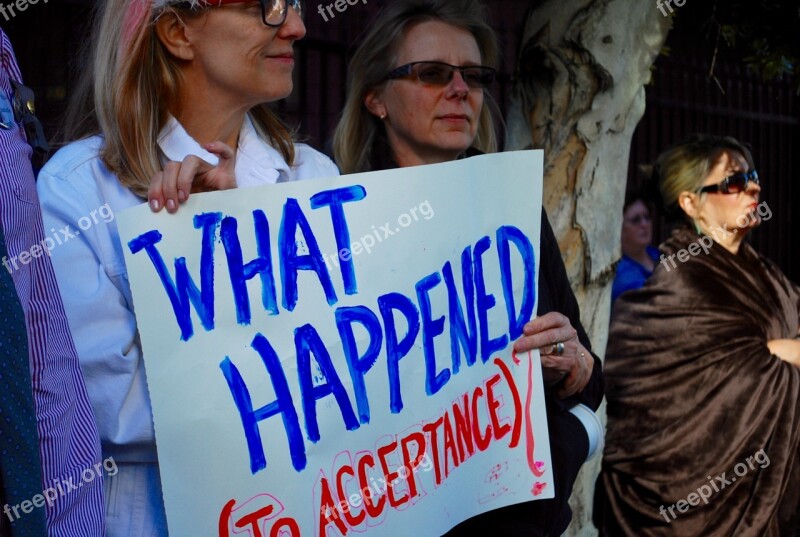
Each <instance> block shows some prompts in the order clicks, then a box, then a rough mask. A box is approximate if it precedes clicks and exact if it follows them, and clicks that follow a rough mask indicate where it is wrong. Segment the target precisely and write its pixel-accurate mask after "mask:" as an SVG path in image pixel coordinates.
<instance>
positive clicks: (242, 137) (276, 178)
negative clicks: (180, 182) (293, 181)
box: [158, 115, 290, 187]
mask: <svg viewBox="0 0 800 537" xmlns="http://www.w3.org/2000/svg"><path fill="white" fill-rule="evenodd" d="M158 145H159V147H160V148H161V151H162V152H163V153H164V156H165V157H166V159H167V160H173V161H177V162H182V161H183V159H185V158H186V157H187V156H189V155H195V156H197V157H200V158H201V159H203V160H205V161H206V162H208V163H210V164H213V165H216V164H217V162H219V159H218V158H217V156H216V155H214V154H213V153H209V152H208V151H206V150H205V149H204V148H203V147H202V146H201V145H200V144H199V143H197V140H195V139H194V138H192V137H191V136H189V133H187V132H186V129H184V128H183V125H181V124H180V123H179V122H178V120H177V119H175V118H174V117H173V116H171V115H170V116H169V117H168V119H167V123H166V124H165V125H164V128H163V129H161V132H160V133H159V134H158ZM234 173H235V174H236V184H237V185H238V186H240V187H248V186H256V185H263V184H271V183H276V182H283V181H288V180H289V176H290V169H289V165H288V164H287V163H286V160H284V158H283V156H282V155H281V154H280V152H278V151H277V150H276V149H275V148H273V147H272V146H271V145H269V144H268V143H267V142H266V141H264V140H262V139H261V138H260V137H259V135H258V132H257V131H256V129H255V127H254V126H253V122H252V121H251V120H250V116H249V115H245V118H244V122H243V123H242V128H241V130H240V131H239V145H238V147H237V151H236V164H235V171H234Z"/></svg>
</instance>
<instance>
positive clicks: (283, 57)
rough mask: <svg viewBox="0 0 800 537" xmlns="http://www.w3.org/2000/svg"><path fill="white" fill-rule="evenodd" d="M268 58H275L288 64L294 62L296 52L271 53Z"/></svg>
mask: <svg viewBox="0 0 800 537" xmlns="http://www.w3.org/2000/svg"><path fill="white" fill-rule="evenodd" d="M267 59H270V60H275V61H277V62H281V63H286V64H294V54H292V53H291V52H286V53H283V54H270V55H269V56H267Z"/></svg>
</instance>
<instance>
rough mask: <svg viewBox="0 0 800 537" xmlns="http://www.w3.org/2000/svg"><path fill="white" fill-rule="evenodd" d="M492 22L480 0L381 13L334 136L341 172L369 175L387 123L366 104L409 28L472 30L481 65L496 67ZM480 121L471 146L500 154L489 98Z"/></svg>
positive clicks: (414, 2)
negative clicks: (431, 24)
mask: <svg viewBox="0 0 800 537" xmlns="http://www.w3.org/2000/svg"><path fill="white" fill-rule="evenodd" d="M487 19H488V17H487V15H486V11H485V9H484V8H483V6H482V5H481V4H480V3H479V2H478V1H477V0H396V1H392V2H389V3H388V4H387V5H386V7H385V8H384V9H383V10H382V11H381V12H380V14H379V15H378V17H377V19H376V20H375V22H374V23H373V24H372V26H371V28H370V30H369V32H368V33H367V35H366V36H365V37H364V40H363V41H362V42H361V44H360V45H359V47H358V49H357V50H356V52H355V54H354V55H353V58H352V59H351V60H350V64H349V68H348V76H347V98H346V100H345V106H344V110H343V112H342V117H341V119H340V120H339V124H338V125H337V126H336V131H335V132H334V136H333V150H334V154H335V156H336V164H337V165H338V166H339V169H340V170H341V171H342V173H356V172H364V171H370V170H372V169H373V166H374V165H375V162H372V159H373V156H374V152H375V147H376V145H377V144H379V143H383V140H382V137H383V136H384V135H385V133H384V131H383V130H382V129H383V128H384V127H383V123H382V122H381V121H380V120H379V119H378V118H376V117H375V116H373V115H372V114H371V113H370V112H369V111H368V110H367V108H366V106H365V105H364V98H365V97H366V95H367V93H368V92H369V91H371V90H374V89H375V88H377V87H378V86H380V85H381V84H383V83H384V79H385V77H386V74H387V73H389V72H390V71H391V70H392V68H394V67H395V65H394V63H395V61H396V58H397V48H398V47H399V46H400V43H401V42H402V39H403V36H404V35H405V32H406V29H407V28H409V27H410V26H411V25H413V24H416V23H419V22H425V21H431V20H434V21H441V22H443V23H445V24H449V25H451V26H455V27H456V28H460V29H463V30H466V31H468V32H469V33H471V34H472V35H473V37H475V41H476V42H477V43H478V49H479V50H480V52H481V62H482V63H483V64H484V65H488V66H489V67H496V65H497V61H498V60H497V58H498V44H497V37H496V36H495V34H494V31H492V29H491V27H489V25H488V24H487V23H486V21H487ZM484 93H485V99H486V101H489V103H486V102H485V103H484V106H483V109H482V110H481V114H480V117H479V119H478V130H477V134H476V136H475V141H474V143H473V146H474V147H475V148H477V149H479V150H481V151H483V152H484V153H493V152H495V151H497V139H496V136H495V132H494V124H493V122H492V114H491V109H490V106H491V96H490V95H489V93H488V92H484Z"/></svg>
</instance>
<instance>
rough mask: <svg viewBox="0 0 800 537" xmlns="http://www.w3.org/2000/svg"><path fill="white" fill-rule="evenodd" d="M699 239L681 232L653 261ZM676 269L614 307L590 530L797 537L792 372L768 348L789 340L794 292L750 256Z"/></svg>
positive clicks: (797, 438) (796, 372)
mask: <svg viewBox="0 0 800 537" xmlns="http://www.w3.org/2000/svg"><path fill="white" fill-rule="evenodd" d="M699 239H700V237H699V236H698V235H697V234H696V233H694V232H693V231H689V230H687V229H681V230H678V231H676V232H675V233H673V235H672V237H671V238H670V239H668V240H667V241H666V242H665V243H664V244H663V245H662V246H661V250H662V252H663V253H665V254H666V255H667V256H669V255H670V254H673V253H676V252H678V251H679V250H681V249H685V248H688V247H689V246H690V245H691V244H692V243H696V242H697V241H698V240H699ZM706 241H707V242H710V241H708V239H706ZM695 250H697V249H695ZM684 257H685V256H684ZM662 259H664V258H662ZM673 259H674V260H675V262H676V264H677V266H676V267H675V268H672V264H671V263H670V262H669V261H666V263H667V264H668V266H669V268H670V270H669V271H668V270H666V267H665V266H664V264H663V262H662V264H660V265H659V266H658V267H657V268H656V271H655V272H654V274H653V276H652V277H651V278H650V280H649V281H648V283H647V284H646V285H645V287H643V288H642V289H639V290H636V291H631V292H629V293H626V294H624V295H623V296H621V297H620V298H619V299H618V300H617V302H616V304H615V308H614V312H613V315H612V319H613V322H612V325H611V330H610V334H609V343H608V350H607V353H606V362H605V367H604V372H605V375H606V379H607V391H606V398H607V400H608V432H607V436H606V442H607V444H606V449H605V454H604V458H603V470H602V473H601V475H600V478H599V480H598V487H597V505H596V507H595V520H596V523H597V524H598V527H600V528H601V534H605V535H609V536H614V537H617V536H622V535H630V536H642V535H677V536H681V537H684V536H694V535H698V536H699V535H703V536H706V535H713V536H732V535H735V536H759V537H761V536H765V535H768V536H777V535H795V531H796V524H797V518H798V516H797V513H798V505H799V503H800V502H798V494H799V493H800V464H798V462H800V461H798V447H800V369H798V368H796V367H794V366H792V365H790V364H788V363H786V362H784V361H782V360H780V359H779V358H778V357H777V356H773V355H771V354H770V352H769V350H768V348H767V345H766V343H767V341H768V340H771V339H779V338H789V339H790V338H795V337H797V336H798V327H800V321H799V319H798V317H800V313H798V311H800V288H798V286H796V285H794V284H793V283H792V282H790V281H789V280H788V279H787V278H786V277H785V276H784V275H783V273H782V272H781V271H780V270H779V269H778V268H777V266H775V265H774V264H773V263H772V262H770V261H769V260H767V259H766V258H764V257H762V256H760V255H759V254H757V253H756V252H755V251H754V250H753V249H752V248H751V247H750V246H749V245H747V244H743V245H742V247H741V248H740V250H739V254H738V255H733V254H731V253H730V252H728V251H727V250H725V249H724V248H722V247H721V246H720V245H718V244H716V243H713V245H712V246H711V247H710V248H709V249H708V253H707V254H706V253H704V252H703V251H702V250H701V251H700V252H699V254H698V255H694V256H691V255H689V259H688V260H687V261H685V262H683V263H681V262H680V261H679V260H678V258H677V257H675V258H673ZM762 449H763V450H764V452H762V454H761V455H758V456H757V458H756V457H754V456H756V454H757V452H759V450H762ZM763 453H765V454H766V456H764V454H763ZM748 457H749V458H750V460H749V461H748ZM767 459H768V463H766V464H765V463H764V462H765V460H767ZM759 461H760V462H759ZM742 464H744V469H743V467H742ZM737 465H738V466H737ZM762 466H764V467H763V468H762ZM736 470H738V472H737V471H736ZM723 472H724V473H725V474H724V476H723ZM740 474H741V475H740ZM723 485H724V487H723ZM704 486H705V488H703V487H704ZM714 489H718V490H714ZM692 493H694V495H693V496H690V495H691V494H692ZM701 493H702V495H704V496H706V497H707V500H708V503H707V504H706V503H705V502H704V501H703V499H702V498H700V499H698V496H700V494H701ZM687 499H688V500H689V501H688V502H687V501H686V500H687ZM679 500H684V502H683V503H681V504H679V505H678V501H679ZM692 501H693V502H694V503H696V504H698V505H697V506H696V507H693V506H690V505H689V502H692ZM662 505H663V506H664V509H663V511H662V510H660V507H661V506H662ZM670 506H675V507H673V509H672V512H673V513H674V514H675V516H674V517H673V516H672V515H671V514H670V512H669V507H670ZM679 507H682V508H683V510H684V511H685V512H681V510H679ZM665 513H666V515H665Z"/></svg>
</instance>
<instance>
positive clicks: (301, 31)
mask: <svg viewBox="0 0 800 537" xmlns="http://www.w3.org/2000/svg"><path fill="white" fill-rule="evenodd" d="M287 9H288V10H289V12H288V13H287V14H286V20H285V21H284V22H283V24H281V26H280V28H279V29H278V35H279V36H280V37H281V39H291V40H293V41H297V40H298V39H303V37H305V35H306V25H305V23H304V22H303V18H302V17H301V16H300V14H299V13H298V12H297V11H295V9H294V8H293V7H288V8H287Z"/></svg>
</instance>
